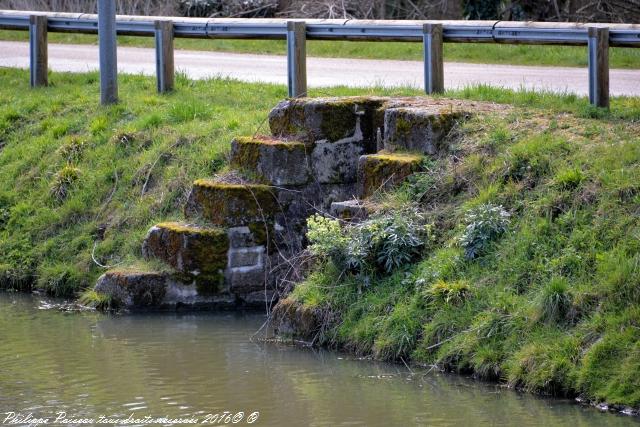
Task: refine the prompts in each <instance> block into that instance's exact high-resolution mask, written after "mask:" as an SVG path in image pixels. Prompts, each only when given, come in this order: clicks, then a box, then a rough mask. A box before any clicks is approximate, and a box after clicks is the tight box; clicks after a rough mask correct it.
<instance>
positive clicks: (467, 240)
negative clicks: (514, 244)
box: [459, 204, 510, 259]
mask: <svg viewBox="0 0 640 427" xmlns="http://www.w3.org/2000/svg"><path fill="white" fill-rule="evenodd" d="M509 216H510V215H509V213H508V212H507V211H505V210H504V208H503V207H502V206H494V205H491V204H484V205H480V206H478V207H476V208H474V209H472V210H470V211H469V212H468V213H467V215H466V216H465V222H466V224H467V225H466V227H465V229H464V232H463V233H462V236H460V239H459V243H460V246H462V248H464V255H465V257H466V258H467V259H474V258H476V257H479V256H481V255H484V254H485V253H486V251H487V249H488V248H489V246H490V245H491V243H492V242H493V241H495V240H496V239H497V238H498V237H500V236H501V235H502V234H503V233H504V232H505V231H507V226H508V225H509Z"/></svg>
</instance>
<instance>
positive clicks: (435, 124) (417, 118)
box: [384, 106, 466, 155]
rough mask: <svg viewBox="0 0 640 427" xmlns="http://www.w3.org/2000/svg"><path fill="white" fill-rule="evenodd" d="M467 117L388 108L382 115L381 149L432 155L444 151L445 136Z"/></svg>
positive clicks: (433, 110)
mask: <svg viewBox="0 0 640 427" xmlns="http://www.w3.org/2000/svg"><path fill="white" fill-rule="evenodd" d="M465 114H466V113H464V112H462V111H459V110H446V109H444V108H441V107H437V108H433V107H431V108H429V107H425V106H422V107H401V108H389V109H387V110H386V111H385V113H384V148H385V150H387V151H396V150H409V151H418V152H421V153H424V154H429V155H434V154H436V153H439V152H443V151H445V150H446V148H447V146H446V142H445V139H446V136H447V134H448V133H449V131H450V130H451V128H453V126H454V125H455V123H456V121H457V120H460V119H461V118H462V117H464V116H465Z"/></svg>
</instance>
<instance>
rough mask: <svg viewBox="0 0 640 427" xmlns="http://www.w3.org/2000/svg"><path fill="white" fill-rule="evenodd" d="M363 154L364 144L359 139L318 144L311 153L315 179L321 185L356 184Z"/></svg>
mask: <svg viewBox="0 0 640 427" xmlns="http://www.w3.org/2000/svg"><path fill="white" fill-rule="evenodd" d="M363 152H364V147H363V146H362V142H361V140H360V142H357V139H352V140H350V139H345V140H343V141H338V142H318V143H316V144H315V146H314V147H313V151H312V152H311V166H312V170H313V179H314V180H315V181H316V182H318V183H320V184H342V183H345V184H346V183H351V182H355V181H356V179H357V174H356V170H357V167H358V158H359V157H360V155H361V154H363Z"/></svg>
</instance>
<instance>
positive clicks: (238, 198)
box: [185, 179, 279, 227]
mask: <svg viewBox="0 0 640 427" xmlns="http://www.w3.org/2000/svg"><path fill="white" fill-rule="evenodd" d="M278 209H279V207H278V204H277V201H276V195H275V190H274V189H273V188H271V187H269V186H267V185H260V184H226V183H221V182H216V181H212V180H206V179H199V180H197V181H195V182H194V183H193V188H192V190H191V193H190V194H189V198H188V200H187V206H186V208H185V214H186V215H187V217H197V216H201V217H203V218H205V219H207V220H209V221H211V222H212V223H213V224H215V225H221V226H229V227H237V226H246V225H248V224H254V223H261V222H264V221H265V220H269V219H270V218H272V217H273V215H274V214H275V213H276V212H277V211H278Z"/></svg>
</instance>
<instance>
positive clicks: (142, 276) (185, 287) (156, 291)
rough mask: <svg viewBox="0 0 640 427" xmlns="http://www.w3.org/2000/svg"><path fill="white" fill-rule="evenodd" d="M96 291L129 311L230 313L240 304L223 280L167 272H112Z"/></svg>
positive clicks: (107, 273)
mask: <svg viewBox="0 0 640 427" xmlns="http://www.w3.org/2000/svg"><path fill="white" fill-rule="evenodd" d="M94 289H95V291H96V292H98V293H100V294H104V295H108V296H109V297H110V298H111V299H112V300H113V302H114V304H115V305H116V306H118V307H121V308H125V309H129V310H174V309H178V308H180V307H183V306H187V307H189V308H191V309H192V308H198V309H221V308H224V309H226V308H231V307H233V306H234V305H235V304H236V297H235V296H234V295H232V294H230V293H228V292H227V290H226V289H225V288H224V286H222V282H220V280H218V282H217V283H215V282H211V281H210V279H208V278H205V277H197V278H192V277H189V276H184V275H183V276H181V275H176V274H171V273H165V272H143V271H135V270H111V271H108V272H106V273H105V274H103V275H102V276H100V278H99V279H98V281H97V283H96V286H95V288H94Z"/></svg>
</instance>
